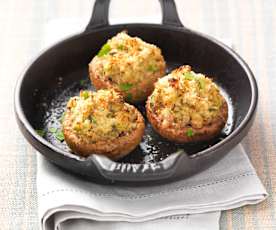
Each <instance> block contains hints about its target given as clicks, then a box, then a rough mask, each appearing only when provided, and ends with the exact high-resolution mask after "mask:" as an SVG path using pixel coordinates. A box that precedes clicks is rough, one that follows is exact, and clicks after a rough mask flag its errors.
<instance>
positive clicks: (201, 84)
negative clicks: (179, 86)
mask: <svg viewBox="0 0 276 230" xmlns="http://www.w3.org/2000/svg"><path fill="white" fill-rule="evenodd" d="M197 80H198V83H199V87H200V89H205V81H204V79H203V78H198V79H197Z"/></svg>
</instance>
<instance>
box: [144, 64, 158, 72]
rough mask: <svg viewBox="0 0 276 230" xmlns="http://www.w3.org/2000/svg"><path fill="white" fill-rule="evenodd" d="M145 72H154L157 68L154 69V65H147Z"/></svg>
mask: <svg viewBox="0 0 276 230" xmlns="http://www.w3.org/2000/svg"><path fill="white" fill-rule="evenodd" d="M147 70H148V71H151V72H155V71H157V70H158V68H157V67H156V65H149V66H148V69H147Z"/></svg>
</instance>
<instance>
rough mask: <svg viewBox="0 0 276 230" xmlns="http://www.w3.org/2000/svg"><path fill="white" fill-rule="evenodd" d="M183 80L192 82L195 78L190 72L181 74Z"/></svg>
mask: <svg viewBox="0 0 276 230" xmlns="http://www.w3.org/2000/svg"><path fill="white" fill-rule="evenodd" d="M183 75H184V77H185V80H194V79H195V77H194V75H193V74H192V73H191V72H187V73H183Z"/></svg>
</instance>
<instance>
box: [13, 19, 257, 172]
mask: <svg viewBox="0 0 276 230" xmlns="http://www.w3.org/2000/svg"><path fill="white" fill-rule="evenodd" d="M133 27H134V28H135V27H147V28H153V29H160V30H173V31H174V32H186V33H187V34H194V35H196V36H198V37H200V39H207V40H208V41H209V42H211V43H214V44H215V45H217V46H219V47H221V48H222V49H223V50H224V52H227V53H228V55H231V56H232V57H233V58H234V59H235V60H236V61H237V62H238V64H239V65H240V66H241V67H242V69H243V70H244V71H245V73H246V76H247V79H248V80H249V83H250V88H251V93H252V94H251V101H250V106H249V108H248V110H247V113H246V115H245V116H244V118H243V120H242V121H241V123H240V124H239V125H238V126H237V127H236V128H235V129H234V130H233V131H232V132H231V133H230V134H229V135H228V136H227V137H225V138H224V139H223V140H221V141H219V142H218V143H216V144H214V145H213V146H211V147H208V148H206V149H204V150H202V151H200V152H198V153H195V154H193V155H191V156H189V158H197V157H199V156H207V155H209V154H212V153H213V152H215V151H218V150H219V149H220V150H222V149H223V148H224V146H225V145H226V144H227V143H229V142H231V141H234V139H235V138H238V136H239V134H240V133H241V132H242V131H243V129H245V128H246V127H247V126H248V125H249V123H250V122H251V121H252V119H253V118H254V115H255V112H256V108H257V103H258V86H257V81H256V79H255V77H254V74H253V72H252V71H251V69H250V68H249V66H248V64H247V63H246V62H245V61H244V60H243V58H242V57H241V56H240V55H239V54H238V53H236V52H235V51H234V50H233V49H231V48H230V47H228V46H227V45H225V44H224V43H222V42H221V41H219V40H217V39H215V38H214V37H212V36H210V35H206V34H203V33H201V32H197V31H193V30H191V29H188V28H186V27H176V26H172V25H162V24H150V23H149V24H145V23H123V24H116V25H109V26H107V27H103V28H93V29H91V30H86V31H83V32H80V33H76V34H73V35H69V36H67V37H65V38H63V39H62V40H59V41H57V42H55V43H53V44H51V45H50V46H47V47H46V48H44V49H42V50H41V51H40V52H39V53H38V54H37V55H36V56H35V57H34V58H32V60H31V61H30V62H29V64H28V65H27V66H26V67H25V68H24V70H23V71H22V73H21V74H20V76H19V78H18V79H17V82H16V86H15V91H14V111H15V115H16V118H17V119H16V120H17V122H18V124H19V126H20V129H21V132H22V133H23V135H24V136H25V138H26V139H27V140H28V142H29V143H30V142H31V141H30V140H29V139H28V138H27V136H26V135H25V134H24V132H26V133H27V134H29V135H30V136H31V137H32V138H33V140H34V141H36V142H37V144H42V145H43V146H44V147H46V148H47V149H49V150H51V151H53V152H55V153H58V154H62V155H63V156H64V157H69V158H70V159H71V160H76V161H87V160H89V158H83V157H80V156H78V155H74V154H72V153H70V152H68V151H65V150H63V149H60V148H58V147H56V146H55V145H53V144H51V143H50V142H48V141H47V140H46V139H44V138H43V137H41V136H39V135H38V134H37V133H36V131H35V129H34V128H33V127H32V125H31V124H30V122H29V121H28V119H27V117H26V116H25V113H24V110H23V106H22V104H21V97H20V93H21V91H22V83H23V82H24V79H25V76H26V73H27V72H28V70H29V69H30V68H31V67H32V66H33V65H35V64H36V62H37V61H38V60H39V58H41V57H42V56H43V55H44V54H45V53H46V52H47V51H49V50H52V49H55V47H57V46H59V45H61V44H62V43H64V42H68V41H70V40H74V39H79V38H80V37H81V36H86V35H88V34H91V33H97V32H100V31H108V30H111V29H120V28H133ZM22 129H24V131H23V130H22ZM242 137H244V135H243V136H242ZM242 137H241V138H240V139H242ZM234 142H235V141H234ZM238 142H240V140H239V141H238ZM31 145H32V146H34V145H33V144H31ZM34 148H35V149H36V150H38V151H39V149H38V147H36V146H34ZM175 154H178V156H173V155H175ZM180 155H181V154H180V153H173V154H172V155H170V156H169V157H167V158H166V159H164V160H162V161H160V162H158V163H160V164H165V163H166V161H168V160H169V158H174V162H173V165H171V168H172V169H173V168H174V167H175V166H176V162H177V161H178V158H180ZM105 158H106V157H105ZM107 159H108V158H107ZM108 160H109V161H111V162H114V161H112V160H110V159H108ZM115 163H116V164H119V163H118V162H115ZM214 163H215V162H214ZM143 164H148V163H143ZM143 164H136V165H143ZM132 165H135V164H132ZM97 167H100V165H97ZM166 170H168V169H166Z"/></svg>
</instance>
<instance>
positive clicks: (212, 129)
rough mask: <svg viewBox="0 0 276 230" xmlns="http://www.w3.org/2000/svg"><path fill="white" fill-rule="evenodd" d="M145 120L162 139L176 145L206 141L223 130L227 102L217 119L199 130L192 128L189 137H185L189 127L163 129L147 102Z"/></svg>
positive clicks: (226, 114) (226, 115) (226, 113)
mask: <svg viewBox="0 0 276 230" xmlns="http://www.w3.org/2000/svg"><path fill="white" fill-rule="evenodd" d="M146 111H147V118H148V120H149V122H150V123H151V125H152V126H153V128H154V129H155V131H156V132H158V133H159V134H160V135H161V136H162V137H164V138H166V139H168V140H170V141H174V142H178V143H189V142H196V141H207V140H210V139H212V138H213V137H215V136H217V135H218V134H219V132H220V131H221V130H222V129H223V127H224V125H225V123H226V120H227V117H228V106H227V102H226V101H225V100H224V103H223V105H222V107H221V110H220V115H219V116H218V118H217V119H216V120H215V121H214V122H212V123H211V124H210V125H205V126H203V127H202V128H200V129H195V128H193V131H194V135H193V136H191V137H189V136H187V131H188V129H190V128H191V127H185V128H181V129H175V128H173V127H169V128H166V129H164V128H163V127H162V126H161V124H162V122H161V120H160V118H159V117H158V116H157V115H156V114H155V113H153V112H152V110H151V108H150V103H149V100H148V101H147V104H146Z"/></svg>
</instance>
